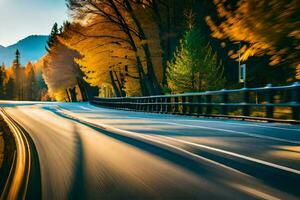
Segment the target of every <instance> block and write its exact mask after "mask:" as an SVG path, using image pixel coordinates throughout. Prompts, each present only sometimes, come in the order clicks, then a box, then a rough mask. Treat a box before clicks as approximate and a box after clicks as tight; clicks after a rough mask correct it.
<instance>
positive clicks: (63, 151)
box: [0, 102, 300, 199]
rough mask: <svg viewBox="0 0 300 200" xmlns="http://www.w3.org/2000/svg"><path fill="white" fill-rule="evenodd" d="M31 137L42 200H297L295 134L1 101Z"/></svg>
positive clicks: (299, 139) (295, 130)
mask: <svg viewBox="0 0 300 200" xmlns="http://www.w3.org/2000/svg"><path fill="white" fill-rule="evenodd" d="M0 106H2V107H4V108H5V110H6V111H7V113H8V114H9V115H10V116H11V117H12V118H13V119H15V120H16V121H17V122H18V123H19V124H20V125H21V126H22V127H24V129H25V130H26V131H27V132H28V133H29V134H30V137H31V138H32V140H33V142H34V144H35V147H36V150H37V152H38V157H39V163H40V173H41V174H40V177H41V184H42V186H41V188H42V197H43V199H67V198H78V199H96V198H103V199H116V198H117V199H141V198H152V199H175V198H177V199H183V198H184V199H192V198H193V199H207V198H211V199H216V198H219V199H299V198H300V191H299V188H298V186H299V183H300V175H299V173H300V145H299V144H300V128H299V126H293V125H283V124H271V123H269V124H266V123H254V122H243V121H234V120H217V119H197V118H191V117H184V116H172V115H160V114H147V113H136V112H128V111H120V110H112V109H105V108H98V107H94V106H92V105H90V104H88V103H34V102H23V103H20V102H0Z"/></svg>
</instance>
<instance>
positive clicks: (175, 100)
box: [174, 96, 179, 114]
mask: <svg viewBox="0 0 300 200" xmlns="http://www.w3.org/2000/svg"><path fill="white" fill-rule="evenodd" d="M178 102H179V98H178V97H177V96H176V97H175V98H174V113H175V114H177V113H178V112H179V105H178Z"/></svg>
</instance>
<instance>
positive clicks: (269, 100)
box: [266, 84, 274, 118]
mask: <svg viewBox="0 0 300 200" xmlns="http://www.w3.org/2000/svg"><path fill="white" fill-rule="evenodd" d="M266 88H268V89H267V91H266V117H267V118H273V115H274V106H273V105H272V104H273V91H272V84H268V85H267V86H266Z"/></svg>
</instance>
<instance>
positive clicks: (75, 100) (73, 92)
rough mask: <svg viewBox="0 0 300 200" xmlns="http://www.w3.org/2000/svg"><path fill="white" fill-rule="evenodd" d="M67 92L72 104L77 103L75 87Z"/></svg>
mask: <svg viewBox="0 0 300 200" xmlns="http://www.w3.org/2000/svg"><path fill="white" fill-rule="evenodd" d="M69 92H70V96H71V101H72V102H77V97H76V87H73V88H70V89H69Z"/></svg>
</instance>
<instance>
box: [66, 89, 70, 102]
mask: <svg viewBox="0 0 300 200" xmlns="http://www.w3.org/2000/svg"><path fill="white" fill-rule="evenodd" d="M66 94H67V97H68V101H69V102H71V98H70V94H69V91H68V89H66Z"/></svg>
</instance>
